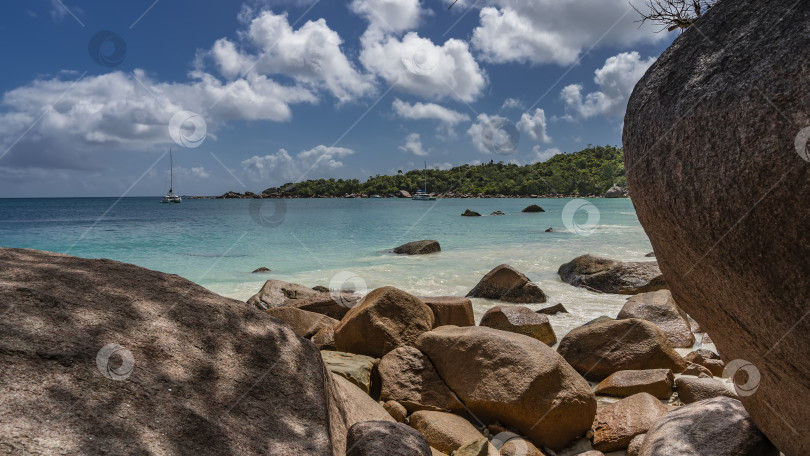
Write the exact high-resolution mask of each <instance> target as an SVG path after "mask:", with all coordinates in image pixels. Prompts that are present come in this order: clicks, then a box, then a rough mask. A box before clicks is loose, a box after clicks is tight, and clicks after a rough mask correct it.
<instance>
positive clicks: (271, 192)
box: [184, 187, 630, 199]
mask: <svg viewBox="0 0 810 456" xmlns="http://www.w3.org/2000/svg"><path fill="white" fill-rule="evenodd" d="M430 196H434V197H436V198H628V197H629V196H630V195H629V193H628V191H627V189H624V188H620V187H614V188H611V189H610V190H608V192H607V193H605V194H602V195H581V194H579V193H570V194H561V193H550V194H531V195H503V194H494V195H490V194H485V193H475V194H472V193H454V192H446V193H430ZM184 198H186V199H264V198H411V194H410V192H408V191H406V190H400V191H399V192H397V193H385V194H380V195H377V194H368V193H346V194H343V195H340V196H331V195H312V196H300V195H295V194H291V193H289V192H285V191H283V190H281V189H278V188H270V189H267V190H265V191H263V192H262V193H253V192H250V191H248V192H245V193H239V192H233V191H231V192H227V193H224V194H222V195H219V196H184Z"/></svg>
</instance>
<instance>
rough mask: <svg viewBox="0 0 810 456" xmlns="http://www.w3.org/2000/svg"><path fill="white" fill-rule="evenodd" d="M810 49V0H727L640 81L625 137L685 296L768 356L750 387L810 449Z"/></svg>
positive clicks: (658, 247)
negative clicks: (809, 337) (809, 314)
mask: <svg viewBox="0 0 810 456" xmlns="http://www.w3.org/2000/svg"><path fill="white" fill-rule="evenodd" d="M808 48H810V2H806V1H800V2H796V1H793V0H777V1H771V2H767V4H763V3H762V2H757V1H754V0H735V1H731V2H726V1H723V2H717V4H716V5H715V6H714V7H712V9H711V10H710V11H709V12H708V13H707V14H705V15H704V16H703V17H702V18H701V19H700V20H699V21H698V22H697V23H696V24H695V25H694V26H693V27H690V28H689V29H687V30H686V31H685V32H684V33H683V34H682V35H681V36H680V37H678V39H676V40H675V41H674V43H673V44H672V46H671V47H670V48H669V49H668V50H667V51H666V52H664V53H663V54H662V55H661V56H660V57H659V58H658V60H657V61H656V62H655V63H654V64H653V65H652V67H650V69H649V70H648V71H647V74H646V75H645V76H644V77H643V78H642V79H641V81H640V82H639V83H638V85H637V86H636V88H635V90H634V91H633V95H632V97H631V98H630V101H629V104H628V107H627V116H626V118H625V123H624V140H623V142H624V157H625V162H626V163H625V166H626V169H627V181H628V184H629V186H630V187H631V188H632V189H633V195H634V197H633V203H634V205H635V207H636V210H637V213H638V217H639V220H640V222H641V224H642V225H643V226H644V230H645V231H646V233H647V235H648V236H649V238H650V241H651V243H652V246H653V247H654V249H655V252H656V254H657V258H658V260H659V264H660V266H661V270H662V271H663V272H664V274H665V275H666V276H667V278H668V280H669V285H670V289H671V290H672V295H673V296H674V297H675V301H676V302H677V303H678V305H679V306H681V307H682V308H683V309H684V310H685V311H686V312H687V313H689V315H691V316H692V317H694V318H695V320H697V321H698V322H700V325H701V327H703V329H705V330H706V331H707V332H708V333H709V334H711V339H712V340H713V341H714V343H715V344H716V346H717V348H718V349H719V350H720V353H722V354H723V357H724V359H726V360H736V359H741V360H746V361H747V362H748V363H751V364H752V367H754V366H755V367H756V369H757V370H758V373H759V374H760V376H761V377H760V379H761V381H760V382H759V385H758V389H757V390H756V394H751V395H747V396H744V397H741V398H740V399H741V400H742V402H743V403H744V404H745V408H746V409H747V410H748V411H749V412H750V413H751V416H752V418H753V420H754V421H755V422H756V423H757V425H759V427H760V428H761V429H762V430H763V431H764V432H765V434H767V435H768V436H769V437H770V438H771V439H772V440H773V441H774V443H776V445H777V446H778V447H779V448H780V449H781V450H782V452H784V453H785V454H786V455H788V456H795V455H803V454H806V453H807V451H808V448H810V433H807V432H800V431H801V430H803V429H806V428H807V423H808V422H810V408H808V407H807V404H810V387H808V381H807V379H808V378H810V363H807V362H803V360H807V359H810V344H808V343H807V335H808V334H810V318H808V317H807V310H808V307H807V303H808V296H810V280H808V277H810V261H808V258H810V230H809V229H808V219H809V218H810V205H808V204H807V198H806V195H808V194H810V163H808V161H810V146H808V145H807V140H808V136H809V135H810V130H807V127H808V126H810V112H808V100H809V99H810V98H809V97H810V84H808V83H807V81H808V79H809V78H810V66H808V65H807V59H806V58H805V57H804V56H806V55H807V49H808ZM797 56H801V57H799V58H797ZM704 343H705V340H704ZM798 360H802V361H798ZM747 386H749V387H750V386H753V385H747ZM774 410H777V411H778V413H774ZM795 430H798V431H795Z"/></svg>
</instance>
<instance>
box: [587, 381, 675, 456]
mask: <svg viewBox="0 0 810 456" xmlns="http://www.w3.org/2000/svg"><path fill="white" fill-rule="evenodd" d="M665 413H667V407H666V406H665V405H664V404H662V403H661V402H660V401H659V400H658V399H656V398H655V397H653V396H652V395H650V394H647V393H638V394H634V395H632V396H630V397H627V398H624V399H622V400H620V401H619V402H614V403H613V404H610V405H607V406H605V407H603V408H601V409H600V410H599V411H598V412H596V418H594V421H593V447H594V448H595V449H597V450H599V451H601V452H603V453H607V452H609V451H617V450H623V449H625V448H627V447H628V446H629V445H630V441H631V440H633V437H635V436H637V435H639V434H644V433H646V432H647V430H648V429H650V427H651V426H652V425H653V424H655V422H656V421H658V418H660V417H661V416H662V415H664V414H665Z"/></svg>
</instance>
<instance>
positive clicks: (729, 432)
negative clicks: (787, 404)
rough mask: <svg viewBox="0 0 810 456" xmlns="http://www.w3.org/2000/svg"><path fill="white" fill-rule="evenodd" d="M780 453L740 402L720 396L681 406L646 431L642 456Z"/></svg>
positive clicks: (759, 455)
mask: <svg viewBox="0 0 810 456" xmlns="http://www.w3.org/2000/svg"><path fill="white" fill-rule="evenodd" d="M670 454H673V455H675V454H677V455H679V456H705V455H712V456H777V455H778V454H779V450H777V449H776V448H775V447H774V446H773V444H771V442H770V441H768V438H767V437H765V435H763V434H762V432H760V430H759V429H757V426H756V425H755V424H754V422H753V421H752V420H751V417H750V416H749V415H748V412H746V411H745V408H744V407H743V405H742V403H740V401H738V400H735V399H731V398H728V397H717V398H714V399H708V400H705V401H700V402H695V403H694V404H689V405H685V406H683V407H678V408H677V409H676V410H674V411H672V412H669V413H667V414H666V415H664V416H662V417H661V418H660V419H659V420H658V421H656V422H655V424H654V425H653V426H652V427H651V428H650V430H649V431H648V432H647V436H646V437H645V438H644V443H643V444H642V445H641V451H640V452H639V456H658V455H670Z"/></svg>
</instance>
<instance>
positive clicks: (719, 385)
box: [675, 377, 738, 404]
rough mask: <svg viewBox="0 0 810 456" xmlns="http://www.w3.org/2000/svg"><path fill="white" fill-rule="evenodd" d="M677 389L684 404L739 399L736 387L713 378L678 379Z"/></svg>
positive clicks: (676, 381)
mask: <svg viewBox="0 0 810 456" xmlns="http://www.w3.org/2000/svg"><path fill="white" fill-rule="evenodd" d="M675 389H676V390H677V391H678V397H679V398H681V402H683V403H684V404H691V403H692V402H697V401H702V400H704V399H711V398H713V397H719V396H725V397H730V398H732V399H738V397H737V392H736V391H734V385H732V384H731V383H726V382H722V381H719V380H715V379H713V378H694V377H678V378H677V379H675Z"/></svg>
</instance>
